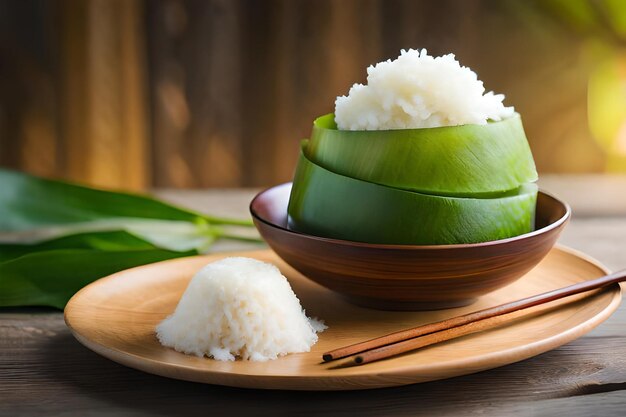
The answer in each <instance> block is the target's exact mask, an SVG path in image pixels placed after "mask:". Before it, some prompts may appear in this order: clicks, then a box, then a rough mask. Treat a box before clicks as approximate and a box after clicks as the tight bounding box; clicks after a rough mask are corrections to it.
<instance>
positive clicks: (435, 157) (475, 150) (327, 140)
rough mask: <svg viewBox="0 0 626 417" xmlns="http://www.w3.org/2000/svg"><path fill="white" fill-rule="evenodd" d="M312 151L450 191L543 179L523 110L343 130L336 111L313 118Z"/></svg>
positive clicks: (316, 157) (347, 167) (364, 174)
mask: <svg viewBox="0 0 626 417" xmlns="http://www.w3.org/2000/svg"><path fill="white" fill-rule="evenodd" d="M307 156H308V157H309V158H310V159H311V161H313V162H314V163H316V164H318V165H320V166H322V167H324V168H326V169H329V170H330V171H333V172H336V173H338V174H341V175H345V176H347V177H351V178H356V179H360V180H363V181H368V182H373V183H376V184H381V185H387V186H390V187H394V188H400V189H405V190H413V191H419V192H423V193H426V194H435V195H449V196H484V195H489V194H493V193H499V192H503V191H506V190H513V189H516V188H518V187H520V186H521V185H522V184H525V183H529V182H534V181H536V180H537V171H536V169H535V163H534V161H533V157H532V154H531V152H530V147H529V146H528V141H527V139H526V135H525V133H524V128H523V127H522V122H521V118H520V116H519V115H518V114H515V115H514V116H512V117H509V118H507V119H505V120H502V121H499V122H489V123H488V124H486V125H462V126H446V127H437V128H428V129H402V130H374V131H349V130H338V129H337V126H336V124H335V121H334V115H333V114H328V115H325V116H322V117H319V118H318V119H316V120H315V122H314V124H313V132H312V134H311V139H310V143H309V145H308V148H307Z"/></svg>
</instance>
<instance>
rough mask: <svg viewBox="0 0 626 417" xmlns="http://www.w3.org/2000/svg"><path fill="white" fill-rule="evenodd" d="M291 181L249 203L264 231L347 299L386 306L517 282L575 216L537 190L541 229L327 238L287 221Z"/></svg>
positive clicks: (430, 303)
mask: <svg viewBox="0 0 626 417" xmlns="http://www.w3.org/2000/svg"><path fill="white" fill-rule="evenodd" d="M290 190H291V185H290V184H283V185H279V186H276V187H272V188H270V189H268V190H265V191H263V192H261V193H259V194H258V195H257V197H255V199H254V200H252V203H251V204H250V211H251V213H252V217H253V220H254V223H255V225H256V227H257V229H258V230H259V233H260V234H261V236H262V237H263V239H265V241H266V242H267V243H268V244H269V245H270V247H271V248H272V249H274V251H276V253H277V254H278V255H279V256H280V257H281V258H282V259H284V260H285V261H286V262H287V263H288V264H289V265H291V266H292V267H294V268H295V269H297V270H298V271H300V272H301V273H303V274H304V275H305V276H307V277H309V278H310V279H312V280H313V281H315V282H317V283H318V284H321V285H323V286H325V287H326V288H330V289H332V290H333V291H336V292H338V293H339V294H341V295H343V296H344V297H347V298H348V300H349V301H351V302H353V303H355V304H358V305H363V306H368V307H373V308H380V309H383V310H430V309H437V308H450V307H459V306H463V305H467V304H471V303H472V302H474V301H475V300H476V298H477V297H479V296H481V295H483V294H486V293H488V292H491V291H493V290H495V289H497V288H500V287H502V286H504V285H507V284H509V283H511V282H514V281H515V280H517V279H518V278H520V277H521V276H522V275H524V274H525V273H526V272H528V271H529V270H530V269H531V268H533V267H534V266H535V265H536V264H537V263H538V262H539V261H540V260H541V259H542V258H543V257H544V256H545V255H546V254H547V253H548V251H549V250H550V248H552V246H553V245H554V243H555V242H556V240H557V238H558V236H559V234H560V232H561V230H562V229H563V228H564V226H565V224H566V223H567V221H568V219H569V217H570V211H569V208H568V207H567V206H566V205H565V204H563V203H562V202H560V201H559V200H557V199H555V198H553V197H551V196H548V195H546V194H544V193H539V195H538V200H537V213H536V231H534V232H531V233H527V234H524V235H521V236H517V237H513V238H509V239H502V240H499V241H496V242H486V243H473V244H458V245H432V246H428V245H423V246H422V245H385V244H370V243H359V242H351V241H346V240H338V239H328V238H325V237H323V236H322V237H319V236H314V235H311V234H305V233H299V232H294V231H291V230H288V228H287V204H288V201H289V195H290Z"/></svg>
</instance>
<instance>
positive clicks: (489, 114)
mask: <svg viewBox="0 0 626 417" xmlns="http://www.w3.org/2000/svg"><path fill="white" fill-rule="evenodd" d="M503 100H504V95H502V94H494V93H493V92H491V91H490V92H488V93H486V94H485V87H484V86H483V83H482V81H480V80H479V79H478V77H477V75H476V73H475V72H474V71H472V70H471V69H469V68H468V67H463V66H461V65H460V64H459V62H458V61H457V60H456V59H455V57H454V55H453V54H448V55H444V56H440V57H432V56H430V55H428V53H427V51H426V50H425V49H422V50H421V51H417V50H414V49H409V50H408V51H405V50H402V52H401V54H400V56H399V57H398V58H397V59H395V60H393V61H391V60H388V61H385V62H380V63H378V64H376V65H373V66H370V67H369V68H368V69H367V85H363V84H354V85H353V86H352V88H351V89H350V92H349V94H348V95H347V96H341V97H337V101H336V102H335V121H336V123H337V127H338V128H339V129H342V130H386V129H412V128H426V127H439V126H455V125H462V124H479V125H482V124H486V123H487V120H489V119H491V120H495V121H498V120H501V119H503V118H506V117H509V116H511V115H512V114H513V112H514V109H513V107H505V106H504V105H503V104H502V101H503Z"/></svg>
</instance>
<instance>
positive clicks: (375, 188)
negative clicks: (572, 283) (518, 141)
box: [288, 141, 537, 245]
mask: <svg viewBox="0 0 626 417" xmlns="http://www.w3.org/2000/svg"><path fill="white" fill-rule="evenodd" d="M305 149H306V141H304V142H303V149H302V152H301V153H300V160H299V162H298V167H297V169H296V175H295V177H294V180H293V188H292V191H291V197H290V199H289V208H288V211H289V226H290V227H291V228H293V229H294V230H297V231H300V232H304V233H310V234H313V235H316V236H321V237H329V238H336V239H344V240H353V241H359V242H367V243H385V244H415V245H444V244H456V243H476V242H486V241H490V240H498V239H504V238H508V237H512V236H517V235H520V234H523V233H527V232H530V231H531V230H532V228H533V224H534V215H535V204H536V199H537V186H536V185H535V184H533V183H530V184H524V185H523V186H522V187H520V188H519V189H517V190H515V192H514V193H513V194H511V193H505V194H503V195H502V196H499V197H497V198H496V197H491V198H459V197H445V196H435V195H428V194H421V193H417V192H413V191H406V190H400V189H397V188H391V187H387V186H384V185H378V184H374V183H371V182H366V181H361V180H357V179H354V178H350V177H346V176H343V175H339V174H336V173H334V172H332V171H329V170H327V169H325V168H322V167H321V166H319V165H316V164H315V163H313V162H312V161H310V160H309V159H307V157H306V152H305Z"/></svg>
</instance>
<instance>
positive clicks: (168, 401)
mask: <svg viewBox="0 0 626 417" xmlns="http://www.w3.org/2000/svg"><path fill="white" fill-rule="evenodd" d="M593 343H595V345H594V347H595V352H597V351H598V349H597V345H598V341H597V339H595V342H594V339H581V340H579V341H577V342H575V343H574V344H570V345H568V346H569V347H571V346H573V345H575V344H576V345H580V344H583V345H584V346H582V347H579V348H577V350H580V352H578V353H579V355H571V354H568V352H567V348H568V346H566V347H565V348H561V349H559V350H555V351H552V352H548V353H546V354H543V355H541V356H539V357H536V358H533V359H530V360H526V361H524V362H520V363H517V364H513V365H509V366H506V367H503V368H499V369H495V370H491V371H486V372H482V373H479V374H474V375H468V376H464V377H458V378H454V379H449V380H444V381H436V382H430V383H425V384H416V385H411V386H405V387H398V388H386V389H377V390H371V391H343V392H311V391H309V392H302V391H266V390H248V389H238V388H228V387H221V386H212V385H204V384H198V383H192V382H185V381H177V380H172V379H167V378H162V377H158V376H153V375H150V374H146V373H143V372H140V371H136V370H134V369H130V368H126V367H124V366H122V365H119V364H116V363H114V362H111V361H109V360H108V359H105V358H103V357H101V356H99V355H97V354H95V353H93V352H91V351H90V350H88V349H87V348H85V347H83V346H82V345H80V344H79V343H78V342H77V341H76V340H75V339H74V338H73V337H72V336H71V335H70V334H67V333H65V334H58V335H57V336H55V337H53V338H52V339H51V341H50V342H49V345H48V346H47V349H46V358H45V359H46V361H45V363H46V364H48V365H47V366H46V369H42V372H44V373H47V374H49V376H50V377H51V379H53V380H55V381H58V383H61V384H66V385H68V387H69V388H71V391H77V392H79V393H80V394H81V395H82V396H84V397H87V398H88V399H91V400H95V401H97V403H99V404H102V403H108V404H110V406H112V407H113V409H115V408H118V409H119V410H123V409H125V410H127V411H130V410H136V411H137V412H138V413H141V414H143V413H149V414H155V415H189V416H196V415H197V416H206V415H208V414H207V413H210V415H216V416H223V415H266V414H270V413H271V414H272V415H274V416H276V415H289V416H295V415H298V416H302V415H317V414H322V413H324V414H326V413H332V415H350V416H360V415H377V414H381V413H384V414H387V413H390V412H393V414H394V415H416V414H424V415H429V414H431V413H435V412H436V413H437V414H445V413H446V411H448V412H450V413H452V412H453V411H454V410H455V411H456V412H457V413H458V412H459V410H464V414H466V413H468V414H469V413H470V412H474V413H476V412H478V413H479V412H481V410H482V411H484V410H486V409H489V408H494V407H498V406H500V405H501V404H503V403H506V404H508V405H509V406H510V405H511V404H513V403H519V402H523V401H529V400H531V401H532V400H538V399H547V398H559V397H564V396H570V395H584V393H582V392H581V393H577V392H576V389H575V388H572V389H574V391H572V389H569V388H567V387H568V386H569V387H575V386H578V387H580V381H581V378H582V379H585V377H588V376H589V375H591V374H595V373H597V372H599V371H602V369H604V365H603V364H602V363H597V362H595V361H594V358H597V357H601V355H599V354H595V355H591V354H589V355H586V356H585V358H584V359H583V360H582V361H581V357H580V353H581V352H585V350H586V351H591V352H592V353H593V352H594V349H591V347H590V346H587V345H588V344H593ZM611 344H612V343H605V344H604V345H605V346H606V349H607V350H611V349H614V346H610V345H611ZM570 353H571V352H570ZM571 357H574V358H575V359H574V360H575V361H576V364H575V366H573V364H572V363H570V362H572V359H571ZM548 364H550V366H547V365H548ZM570 380H571V381H570ZM622 389H623V388H622ZM81 402H82V403H85V401H81ZM111 411H114V410H111Z"/></svg>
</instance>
